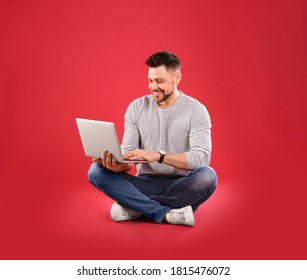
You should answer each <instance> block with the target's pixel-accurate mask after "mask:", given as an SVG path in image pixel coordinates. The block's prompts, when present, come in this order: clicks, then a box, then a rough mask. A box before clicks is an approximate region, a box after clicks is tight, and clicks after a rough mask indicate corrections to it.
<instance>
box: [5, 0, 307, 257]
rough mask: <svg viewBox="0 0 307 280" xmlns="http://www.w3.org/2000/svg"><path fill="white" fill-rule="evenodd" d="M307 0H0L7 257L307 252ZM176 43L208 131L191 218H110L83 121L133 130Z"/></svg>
mask: <svg viewBox="0 0 307 280" xmlns="http://www.w3.org/2000/svg"><path fill="white" fill-rule="evenodd" d="M306 34H307V20H306V4H305V1H299V0H295V1H262V0H261V1H242V0H237V1H227V0H220V1H178V0H177V1H160V0H158V1H155V2H154V3H153V2H148V1H141V0H130V1H119V0H116V1H98V0H97V1H83V0H78V1H70V0H64V1H63V0H62V1H49V0H47V1H35V0H32V1H17V0H14V1H5V0H2V1H0V38H1V45H0V50H1V54H0V59H1V63H0V93H1V94H0V127H1V138H0V145H1V157H0V161H1V169H0V175H1V177H0V219H1V231H0V232H1V233H0V248H1V250H0V258H1V259H306V257H307V256H306V252H307V245H306V235H307V229H306V225H305V224H306V222H305V216H306V211H307V208H306V202H305V200H306V195H307V191H306V172H305V169H306V148H305V146H306V144H305V143H306V140H307V139H306V138H307V137H306V136H307V135H306V120H307V118H306V109H305V107H306V89H307V87H306V81H305V77H306V74H307V71H306V70H307V69H306V65H307V64H306V62H307V61H306V56H307V55H306V46H307V44H306V43H307V42H306V40H307V39H306ZM160 50H170V51H172V52H174V53H176V54H177V55H178V56H179V57H180V58H181V60H182V63H183V69H182V72H183V80H182V82H181V84H180V89H181V90H183V91H184V92H185V93H186V94H188V95H191V96H193V97H195V98H197V99H198V100H199V101H201V102H202V103H204V104H205V105H206V106H207V108H208V110H209V112H210V115H211V118H212V123H213V128H212V137H213V156H212V166H213V167H214V168H215V169H216V171H217V173H218V175H219V186H218V190H217V191H216V193H215V194H214V196H213V197H212V198H211V199H210V200H209V201H208V202H207V203H206V204H205V205H203V206H202V207H201V208H200V209H199V210H198V211H197V212H196V214H195V215H196V220H197V225H196V227H194V228H186V227H181V226H178V227H175V226H170V225H155V224H153V223H150V222H146V221H145V222H142V223H139V222H127V223H113V222H112V221H111V220H110V218H109V216H108V215H109V214H108V211H109V208H110V205H111V204H112V201H111V200H110V199H108V198H106V197H105V196H104V195H103V194H101V193H99V192H98V191H97V190H96V189H94V188H92V187H91V186H90V185H89V183H88V182H87V178H86V173H87V169H88V167H89V164H90V159H88V158H86V157H85V156H84V154H83V151H82V147H81V143H80V140H79V136H78V133H77V129H76V125H75V118H76V117H86V118H92V119H101V120H109V121H113V122H115V123H116V125H117V127H118V131H119V134H120V135H122V132H123V115H124V112H125V109H126V107H127V105H128V103H129V102H131V101H132V100H133V99H134V98H137V97H139V96H142V95H144V94H147V93H148V90H147V68H146V66H145V64H144V61H145V60H146V58H147V57H148V56H149V55H151V54H152V53H153V52H156V51H160Z"/></svg>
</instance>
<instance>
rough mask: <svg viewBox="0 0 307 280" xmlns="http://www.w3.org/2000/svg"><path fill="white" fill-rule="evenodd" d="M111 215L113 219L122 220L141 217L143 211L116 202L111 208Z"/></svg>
mask: <svg viewBox="0 0 307 280" xmlns="http://www.w3.org/2000/svg"><path fill="white" fill-rule="evenodd" d="M110 216H111V219H112V220H113V221H115V222H121V221H129V220H136V219H139V218H141V216H142V213H141V212H139V211H136V210H133V209H130V208H127V207H124V206H122V205H120V204H118V203H117V202H114V203H113V205H112V207H111V210H110Z"/></svg>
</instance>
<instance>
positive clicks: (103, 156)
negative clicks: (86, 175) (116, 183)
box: [102, 151, 108, 166]
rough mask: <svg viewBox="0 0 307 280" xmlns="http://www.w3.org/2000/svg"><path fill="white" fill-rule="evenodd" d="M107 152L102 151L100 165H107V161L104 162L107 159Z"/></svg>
mask: <svg viewBox="0 0 307 280" xmlns="http://www.w3.org/2000/svg"><path fill="white" fill-rule="evenodd" d="M107 154H108V151H103V154H102V165H103V166H106V165H107V163H106V161H107Z"/></svg>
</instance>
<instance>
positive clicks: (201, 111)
mask: <svg viewBox="0 0 307 280" xmlns="http://www.w3.org/2000/svg"><path fill="white" fill-rule="evenodd" d="M189 144H190V150H189V151H187V152H186V156H187V159H188V163H187V169H188V170H194V169H196V168H199V167H201V166H205V165H209V164H210V158H211V149H212V142H211V120H210V116H209V113H208V111H207V109H206V107H205V106H204V105H202V104H200V103H198V106H197V108H195V111H194V113H193V115H192V118H191V123H190V133H189Z"/></svg>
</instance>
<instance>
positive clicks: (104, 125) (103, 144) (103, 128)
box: [76, 118, 147, 163]
mask: <svg viewBox="0 0 307 280" xmlns="http://www.w3.org/2000/svg"><path fill="white" fill-rule="evenodd" d="M76 122H77V126H78V130H79V134H80V138H81V142H82V145H83V149H84V152H85V155H86V156H88V157H92V158H101V156H102V153H103V151H105V150H106V151H108V152H110V153H111V154H112V155H113V158H115V159H116V161H117V162H118V163H128V162H133V163H145V162H147V161H145V160H129V159H124V158H123V155H122V153H121V149H120V144H119V141H118V137H117V133H116V128H115V124H114V123H112V122H104V121H95V120H88V119H81V118H76Z"/></svg>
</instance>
